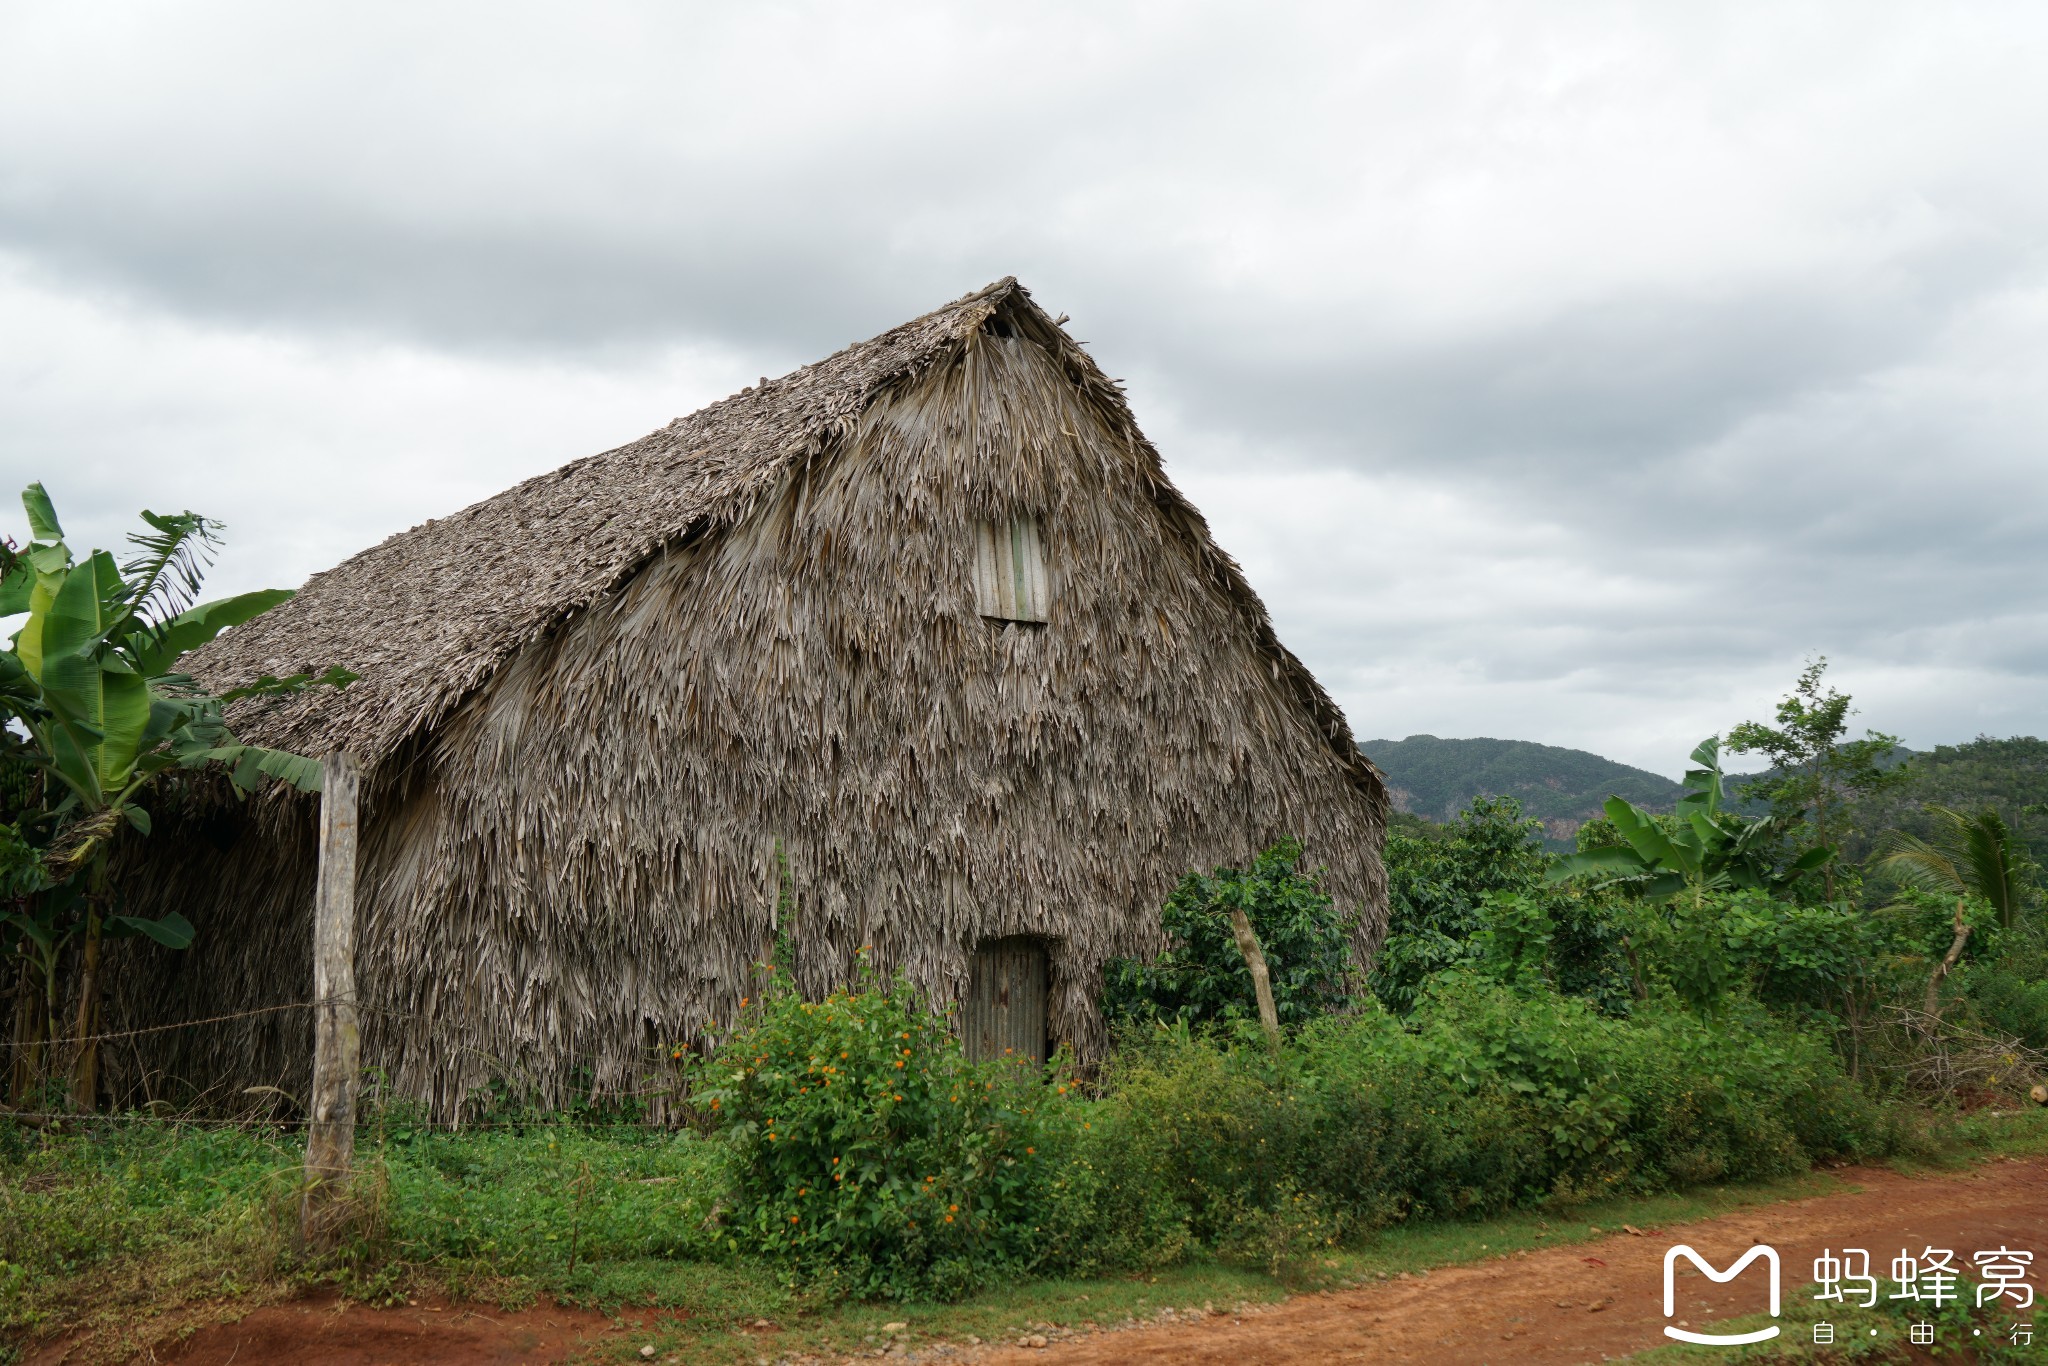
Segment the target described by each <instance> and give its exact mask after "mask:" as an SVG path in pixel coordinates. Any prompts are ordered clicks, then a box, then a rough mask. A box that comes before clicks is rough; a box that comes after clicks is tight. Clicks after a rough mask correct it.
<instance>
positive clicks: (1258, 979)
mask: <svg viewBox="0 0 2048 1366" xmlns="http://www.w3.org/2000/svg"><path fill="white" fill-rule="evenodd" d="M1230 932H1231V933H1232V934H1234V935H1236V936H1237V951H1238V952H1239V953H1241V954H1243V955H1244V965H1245V966H1246V967H1248V968H1250V969H1251V973H1252V995H1254V996H1256V997H1257V998H1258V1002H1259V1023H1260V1024H1261V1025H1263V1026H1264V1027H1265V1030H1266V1042H1267V1043H1268V1044H1270V1045H1272V1048H1273V1051H1274V1052H1275V1053H1278V1052H1279V1051H1280V1012H1279V1011H1278V1010H1276V1009H1275V1008H1274V1006H1273V975H1272V974H1271V973H1270V972H1268V971H1267V970H1266V955H1265V954H1264V952H1262V951H1261V950H1260V948H1259V937H1258V935H1256V934H1254V933H1253V932H1252V922H1251V920H1250V918H1249V917H1247V916H1246V915H1245V913H1244V907H1242V906H1232V907H1231V908H1230Z"/></svg>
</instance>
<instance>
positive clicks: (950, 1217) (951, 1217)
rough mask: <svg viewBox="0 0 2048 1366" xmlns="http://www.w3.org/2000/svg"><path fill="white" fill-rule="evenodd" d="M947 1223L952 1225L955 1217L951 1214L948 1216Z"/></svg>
mask: <svg viewBox="0 0 2048 1366" xmlns="http://www.w3.org/2000/svg"><path fill="white" fill-rule="evenodd" d="M946 1222H947V1223H949V1224H950V1223H952V1222H953V1216H952V1215H950V1214H949V1215H947V1216H946Z"/></svg>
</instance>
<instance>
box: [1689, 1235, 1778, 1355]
mask: <svg viewBox="0 0 2048 1366" xmlns="http://www.w3.org/2000/svg"><path fill="white" fill-rule="evenodd" d="M1681 1256H1683V1257H1684V1258H1685V1259H1686V1260H1687V1261H1689V1262H1691V1263H1692V1264H1693V1265H1694V1266H1696V1267H1698V1268H1699V1269H1700V1274H1701V1275H1703V1276H1705V1277H1706V1278H1707V1279H1708V1280H1710V1281H1716V1282H1721V1283H1726V1282H1728V1281H1732V1280H1734V1279H1735V1278H1736V1277H1737V1276H1740V1275H1741V1274H1742V1268H1744V1267H1746V1266H1748V1265H1749V1264H1750V1263H1751V1262H1753V1261H1755V1260H1756V1259H1757V1258H1759V1257H1761V1258H1763V1259H1764V1260H1765V1261H1766V1262H1768V1263H1770V1267H1771V1317H1772V1318H1776V1317H1778V1251H1777V1249H1776V1248H1772V1247H1766V1246H1764V1245H1763V1244H1762V1243H1758V1244H1757V1245H1756V1246H1755V1247H1753V1248H1751V1249H1750V1250H1749V1251H1747V1252H1745V1253H1743V1254H1742V1255H1741V1256H1740V1257H1738V1258H1737V1259H1736V1261H1735V1265H1733V1266H1731V1267H1729V1268H1728V1269H1727V1270H1726V1271H1716V1270H1714V1268H1713V1267H1711V1266H1709V1265H1708V1264H1707V1260H1706V1258H1704V1257H1702V1256H1700V1254H1699V1253H1697V1252H1694V1251H1693V1250H1692V1249H1691V1248H1690V1247H1688V1246H1686V1245H1685V1244H1684V1243H1680V1244H1678V1245H1677V1246H1676V1247H1674V1248H1671V1249H1670V1250H1669V1251H1667V1252H1666V1253H1665V1254H1664V1317H1665V1318H1667V1319H1668V1318H1670V1317H1671V1316H1672V1315H1674V1314H1676V1313H1677V1312H1678V1287H1677V1286H1676V1285H1675V1284H1674V1283H1673V1282H1674V1276H1673V1268H1674V1267H1675V1266H1676V1265H1677V1263H1678V1259H1679V1257H1681ZM1664 1336H1665V1337H1667V1338H1677V1339H1678V1340H1679V1341H1680V1342H1697V1343H1699V1344H1701V1345H1702V1346H1705V1347H1739V1346H1741V1345H1742V1344H1743V1343H1745V1342H1767V1341H1769V1340H1770V1339H1772V1338H1774V1337H1776V1336H1778V1325H1776V1324H1775V1323H1774V1324H1772V1325H1771V1326H1770V1327H1769V1328H1759V1329H1757V1330H1756V1331H1755V1332H1753V1333H1694V1332H1689V1331H1687V1330H1686V1329H1684V1328H1674V1327H1672V1326H1671V1325H1670V1324H1668V1323H1667V1324H1665V1325H1664Z"/></svg>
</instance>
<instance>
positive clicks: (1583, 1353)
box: [52, 1158, 2048, 1366]
mask: <svg viewBox="0 0 2048 1366" xmlns="http://www.w3.org/2000/svg"><path fill="white" fill-rule="evenodd" d="M1836 1175H1837V1176H1838V1177H1839V1178H1841V1179H1842V1180H1843V1181H1845V1182H1847V1183H1849V1184H1851V1185H1853V1186H1855V1187H1857V1189H1855V1190H1849V1191H1839V1192H1836V1193H1833V1194H1828V1195H1821V1196H1815V1197H1812V1198H1810V1199H1805V1200H1795V1201H1790V1202H1787V1203H1784V1204H1777V1205H1763V1206H1759V1207H1757V1208H1755V1209H1750V1210H1743V1211H1739V1212H1737V1213H1734V1214H1728V1215H1723V1216H1721V1217H1719V1218H1716V1219H1708V1220H1702V1221H1700V1222H1697V1223H1691V1224H1683V1225H1673V1226H1670V1227H1663V1228H1645V1229H1643V1231H1642V1233H1641V1234H1640V1235H1631V1234H1627V1233H1618V1234H1615V1235H1613V1236H1610V1237H1608V1238H1605V1239H1603V1240H1601V1241H1599V1242H1594V1243H1580V1244H1576V1245H1574V1246H1571V1247H1560V1248H1555V1249H1551V1250H1546V1251H1542V1252H1530V1253H1518V1254H1514V1255H1511V1256H1507V1257H1501V1258H1497V1259H1495V1260H1492V1261H1487V1262H1480V1263H1476V1264H1471V1265H1466V1266H1457V1267H1443V1268H1439V1269H1437V1270H1435V1271H1432V1272H1429V1273H1427V1274H1426V1275H1423V1276H1420V1277H1417V1278H1415V1279H1412V1280H1393V1281H1386V1282H1374V1283H1372V1284H1370V1285H1366V1286H1360V1287H1357V1288H1355V1289H1349V1290H1343V1291H1337V1292H1333V1293H1329V1294H1321V1295H1303V1296H1300V1297H1298V1298H1295V1299H1292V1300H1288V1301H1286V1302H1284V1303H1281V1304H1278V1305H1274V1306H1272V1307H1270V1308H1267V1309H1263V1310H1261V1311H1258V1312H1256V1313H1252V1314H1248V1315H1246V1316H1245V1317H1243V1318H1242V1319H1236V1318H1233V1317H1231V1316H1229V1315H1214V1316H1208V1317H1198V1318H1197V1319H1196V1320H1195V1321H1184V1322H1179V1323H1175V1324H1172V1325H1148V1326H1145V1327H1140V1328H1133V1329H1126V1330H1123V1331H1118V1332H1098V1333H1092V1334H1088V1335H1085V1336H1080V1337H1072V1338H1064V1339H1055V1340H1054V1341H1052V1342H1051V1343H1050V1344H1049V1345H1047V1346H1045V1347H1043V1348H1019V1347H1000V1348H995V1349H991V1348H988V1347H982V1348H979V1349H974V1350H960V1349H955V1348H930V1347H928V1348H926V1349H924V1350H923V1351H920V1352H917V1353H915V1354H913V1356H912V1358H911V1360H913V1361H924V1362H936V1361H946V1362H960V1361H970V1362H976V1363H985V1364H986V1366H1083V1364H1084V1363H1088V1364H1092V1363H1116V1364H1117V1366H1123V1364H1124V1363H1159V1364H1161V1366H1163V1364H1164V1363H1174V1364H1175V1366H1180V1364H1181V1363H1189V1364H1190V1366H1202V1364H1203V1363H1213V1364H1214V1366H1224V1364H1225V1363H1229V1366H1238V1364H1239V1363H1264V1362H1274V1363H1289V1364H1290V1366H1293V1364H1299V1366H1321V1364H1322V1363H1329V1362H1404V1363H1419V1364H1420V1366H1486V1363H1508V1362H1513V1363H1515V1364H1516V1366H1544V1364H1548V1363H1555V1366H1564V1364H1565V1363H1578V1362H1596V1361H1599V1360H1601V1359H1602V1358H1603V1357H1619V1356H1625V1355H1627V1354H1629V1353H1631V1352H1638V1351H1642V1350H1644V1349H1645V1348H1649V1347H1655V1346H1657V1345H1659V1344H1660V1343H1662V1342H1664V1341H1665V1339H1664V1337H1663V1336H1662V1334H1663V1329H1664V1325H1665V1324H1666V1323H1667V1322H1669V1320H1666V1319H1665V1317H1664V1313H1663V1262H1664V1253H1665V1249H1666V1248H1668V1247H1670V1246H1671V1245H1673V1244H1674V1243H1686V1244H1689V1245H1691V1246H1692V1247H1694V1248H1696V1249H1697V1250H1698V1251H1699V1253H1700V1255H1701V1256H1703V1257H1705V1258H1706V1259H1707V1260H1708V1261H1709V1262H1710V1263H1712V1264H1713V1265H1715V1266H1717V1267H1726V1266H1728V1265H1729V1264H1730V1263H1731V1262H1732V1261H1733V1260H1734V1258H1735V1257H1737V1256H1739V1255H1740V1254H1741V1253H1742V1252H1744V1251H1746V1250H1747V1249H1748V1248H1749V1247H1750V1246H1752V1245H1753V1244H1755V1243H1758V1242H1762V1243H1768V1244H1769V1245H1771V1246H1772V1247H1774V1248H1776V1249H1777V1251H1778V1253H1779V1255H1780V1256H1781V1257H1782V1258H1783V1266H1784V1286H1785V1291H1786V1295H1787V1304H1788V1307H1789V1305H1790V1296H1791V1295H1793V1294H1796V1293H1798V1289H1799V1287H1801V1286H1803V1285H1804V1284H1806V1282H1808V1281H1809V1280H1810V1279H1811V1278H1812V1276H1811V1273H1812V1267H1813V1260H1814V1258H1815V1257H1816V1256H1818V1255H1819V1254H1820V1252H1821V1251H1822V1250H1823V1249H1824V1248H1833V1249H1836V1250H1837V1251H1839V1250H1840V1249H1842V1248H1845V1247H1863V1248H1867V1249H1869V1250H1870V1252H1871V1255H1872V1260H1873V1262H1874V1263H1875V1264H1876V1265H1875V1266H1874V1267H1873V1270H1874V1272H1875V1274H1877V1275H1879V1276H1884V1275H1885V1274H1886V1271H1887V1270H1888V1269H1889V1266H1890V1262H1891V1258H1892V1257H1893V1255H1894V1254H1895V1253H1897V1251H1898V1250H1899V1249H1900V1248H1901V1247H1902V1246H1903V1247H1906V1248H1910V1249H1912V1250H1913V1251H1915V1252H1918V1251H1919V1250H1920V1249H1921V1248H1923V1247H1927V1246H1933V1247H1946V1248H1952V1249H1955V1250H1957V1252H1958V1253H1959V1254H1960V1255H1959V1258H1958V1260H1959V1262H1960V1263H1961V1264H1962V1265H1963V1266H1965V1267H1967V1266H1968V1264H1969V1257H1970V1254H1971V1253H1972V1252H1973V1251H1976V1250H1980V1249H1982V1250H1989V1249H1991V1248H1993V1247H1997V1246H2000V1245H2003V1246H2005V1247H2010V1248H2017V1249H2024V1250H2030V1251H2032V1252H2033V1253H2034V1254H2035V1257H2036V1262H2035V1267H2034V1274H2033V1276H2032V1281H2033V1284H2034V1285H2035V1287H2036V1288H2037V1289H2048V1266H2044V1265H2043V1263H2044V1262H2048V1158H2027V1159H2006V1160H2000V1161H1994V1162H1991V1163H1989V1164H1987V1165H1985V1166H1982V1167H1978V1168H1975V1169H1972V1170H1970V1171H1967V1172H1963V1173H1956V1174H1944V1175H1935V1176H1918V1177H1906V1176H1901V1175H1899V1174H1897V1173H1896V1172H1892V1171H1889V1170H1885V1169H1881V1168H1875V1169H1873V1168H1851V1169H1845V1170H1843V1171H1840V1172H1838V1173H1836ZM1761 1284H1762V1282H1761V1281H1760V1280H1759V1272H1758V1271H1757V1270H1756V1269H1755V1268H1752V1270H1750V1271H1748V1272H1745V1273H1743V1275H1741V1276H1739V1277H1737V1278H1736V1279H1735V1280H1734V1281H1732V1282H1730V1283H1728V1284H1725V1285H1722V1284H1716V1283H1713V1282H1711V1281H1709V1280H1707V1279H1706V1278H1705V1277H1703V1276H1701V1275H1700V1274H1699V1273H1697V1272H1691V1273H1690V1274H1689V1275H1686V1276H1683V1277H1682V1278H1680V1279H1679V1280H1678V1281H1677V1285H1678V1286H1679V1304H1678V1310H1677V1313H1676V1315H1675V1318H1676V1319H1677V1320H1680V1321H1682V1323H1683V1324H1684V1325H1686V1326H1694V1327H1698V1328H1701V1329H1710V1328H1711V1326H1712V1324H1713V1323H1714V1322H1715V1321H1717V1320H1722V1319H1728V1318H1734V1317H1737V1316H1740V1315H1743V1314H1748V1313H1754V1312H1756V1311H1758V1310H1760V1309H1762V1308H1763V1307H1764V1305H1763V1303H1762V1293H1763V1292H1762V1289H1761ZM1888 1288H1889V1287H1888V1286H1887V1289H1888ZM2034 1312H2035V1313H2036V1314H2037V1315H2040V1319H2039V1320H2037V1326H2039V1327H2041V1328H2043V1329H2044V1330H2048V1321H2042V1320H2048V1312H2044V1311H2043V1309H2042V1308H2040V1307H2037V1308H2036V1310H2035V1311H2034ZM635 1331H636V1330H635V1329H633V1328H627V1327H622V1326H621V1325H619V1324H617V1323H615V1322H613V1321H612V1320H610V1319H608V1318H607V1317H606V1316H604V1315H599V1314H592V1313H588V1312H577V1311H565V1310H561V1309H533V1310H528V1311H526V1312H524V1313H518V1314H504V1313H501V1312H499V1311H497V1310H494V1309H492V1310H479V1309H477V1308H475V1307H465V1306H460V1305H438V1304H436V1305H422V1306H416V1307H409V1308H403V1309H370V1308H365V1307H363V1306H360V1305H350V1306H342V1305H339V1304H336V1303H333V1302H331V1301H329V1302H323V1303H309V1302H300V1303H296V1304H284V1305H273V1306H268V1307H265V1308H260V1309H256V1310H254V1311H253V1312H251V1313H250V1314H248V1315H247V1316H246V1317H244V1318H243V1319H241V1320H240V1321H239V1322H237V1323H232V1324H216V1325H213V1326H210V1327H207V1328H203V1329H201V1330H200V1331H199V1332H198V1333H196V1334H195V1335H194V1336H193V1337H192V1338H191V1339H189V1340H187V1341H185V1342H182V1343H178V1344H176V1345H170V1344H166V1345H165V1346H164V1347H161V1348H159V1350H158V1352H157V1354H156V1356H155V1358H154V1359H155V1360H157V1361H163V1362H171V1361H176V1362H180V1363H184V1366H229V1363H234V1364H235V1366H241V1364H242V1363H247V1362H251V1361H292V1362H300V1363H307V1364H308V1366H396V1364H397V1363H414V1362H435V1363H442V1362H448V1363H465V1364H467V1366H483V1364H484V1363H511V1362H545V1361H563V1360H567V1359H570V1358H571V1357H574V1356H576V1355H578V1354H579V1353H589V1352H591V1351H593V1350H596V1351H599V1352H603V1353H605V1354H606V1355H607V1356H612V1357H613V1359H616V1354H617V1352H618V1346H619V1344H622V1343H624V1342H625V1341H626V1339H627V1338H628V1337H630V1336H631V1335H633V1334H634V1333H635ZM777 1336H779V1335H778V1334H776V1333H773V1332H770V1333H764V1334H763V1335H762V1337H761V1339H760V1347H761V1349H762V1351H763V1352H764V1354H765V1355H767V1356H768V1357H769V1359H770V1360H774V1359H775V1358H776V1357H777V1356H778V1355H779V1354H778V1353H777V1351H776V1342H775V1339H776V1337H777ZM635 1340H637V1339H635ZM2040 1340H2041V1341H2043V1342H2044V1344H2048V1332H2044V1335H2043V1338H2042V1339H2040ZM1701 1355H1702V1356H1703V1357H1708V1356H1710V1354H1708V1353H1704V1352H1703V1353H1701ZM52 1359H55V1354H53V1355H52ZM806 1359H808V1360H816V1358H806ZM827 1360H833V1358H827ZM2043 1361H2044V1363H2048V1345H2044V1347H2043Z"/></svg>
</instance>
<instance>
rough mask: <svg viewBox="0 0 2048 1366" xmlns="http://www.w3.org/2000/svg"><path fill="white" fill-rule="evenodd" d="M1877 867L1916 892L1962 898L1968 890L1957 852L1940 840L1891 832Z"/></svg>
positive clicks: (1901, 831)
mask: <svg viewBox="0 0 2048 1366" xmlns="http://www.w3.org/2000/svg"><path fill="white" fill-rule="evenodd" d="M1875 866H1876V867H1877V868H1878V869H1879V870H1881V871H1883V872H1885V873H1888V874H1890V875H1891V877H1892V878H1893V879H1894V880H1896V881H1897V882H1898V883H1899V884H1900V885H1902V886H1906V887H1911V888H1912V889H1913V890H1914V891H1917V892H1934V893H1937V894H1940V895H1943V896H1962V895H1965V894H1967V893H1968V891H1969V884H1968V883H1967V882H1966V881H1964V874H1963V869H1962V866H1961V865H1960V864H1959V863H1958V862H1957V860H1956V857H1955V850H1954V849H1952V848H1946V847H1944V846H1943V845H1942V844H1941V843H1940V842H1939V840H1938V839H1937V840H1936V841H1928V840H1924V839H1921V838H1920V837H1919V836H1918V835H1915V834H1912V833H1910V832H1908V831H1905V830H1894V831H1892V833H1891V835H1890V837H1889V838H1887V839H1886V841H1885V847H1884V852H1883V853H1882V854H1880V855H1879V856H1878V858H1877V860H1876V863H1875Z"/></svg>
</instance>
